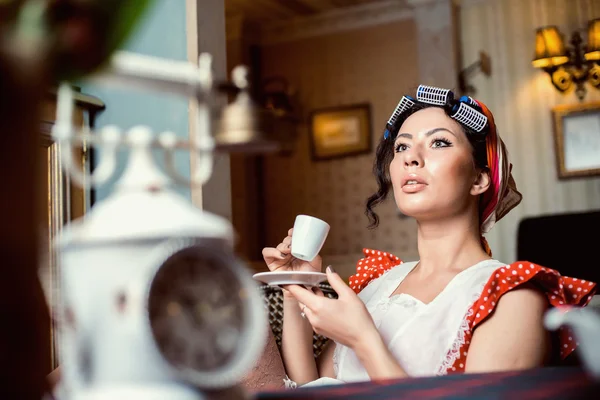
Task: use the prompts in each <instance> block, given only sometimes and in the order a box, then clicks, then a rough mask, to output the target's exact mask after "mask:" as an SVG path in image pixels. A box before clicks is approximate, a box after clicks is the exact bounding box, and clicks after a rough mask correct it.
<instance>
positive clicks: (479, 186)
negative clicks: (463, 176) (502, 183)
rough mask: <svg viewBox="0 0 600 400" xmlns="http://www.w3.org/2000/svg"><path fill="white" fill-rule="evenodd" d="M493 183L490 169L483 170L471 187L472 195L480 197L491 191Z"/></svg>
mask: <svg viewBox="0 0 600 400" xmlns="http://www.w3.org/2000/svg"><path fill="white" fill-rule="evenodd" d="M491 183H492V181H491V178H490V170H489V169H488V168H482V169H481V170H480V171H479V173H478V174H477V178H476V179H475V182H473V186H471V195H473V196H478V195H480V194H483V193H485V192H486V191H487V190H488V189H489V187H490V185H491Z"/></svg>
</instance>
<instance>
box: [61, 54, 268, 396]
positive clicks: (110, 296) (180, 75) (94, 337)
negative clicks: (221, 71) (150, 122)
mask: <svg viewBox="0 0 600 400" xmlns="http://www.w3.org/2000/svg"><path fill="white" fill-rule="evenodd" d="M247 72H248V71H247V70H246V68H245V67H243V66H238V67H236V68H234V70H233V72H232V82H231V83H230V82H216V81H215V80H214V78H213V73H212V57H211V56H210V55H209V54H206V53H203V54H201V55H200V58H199V63H198V65H195V64H193V63H188V62H180V61H172V60H165V59H161V58H156V57H149V56H142V55H139V54H133V53H127V52H117V53H116V54H115V55H114V56H113V57H112V58H111V62H110V63H109V64H108V65H107V66H106V68H103V69H101V70H100V71H98V73H97V74H94V75H93V76H92V77H91V78H92V79H94V80H95V81H97V82H98V83H103V84H106V85H110V84H113V85H121V86H122V85H128V86H130V87H135V88H139V89H144V90H154V91H159V92H169V93H175V94H180V95H183V96H187V97H190V98H192V100H193V101H196V102H197V106H198V107H197V109H198V113H197V116H196V117H197V118H196V124H195V125H196V135H195V136H194V137H191V138H190V140H189V141H187V140H179V139H178V136H177V135H176V134H175V133H173V132H162V133H158V134H155V133H154V132H152V131H151V130H150V128H148V127H146V126H143V125H139V126H136V127H133V128H131V129H130V130H128V131H127V132H123V131H121V129H120V128H119V127H117V126H106V127H104V128H102V129H101V130H100V131H98V132H81V131H77V129H76V128H75V127H73V126H72V123H71V121H72V115H71V114H72V112H73V92H72V90H71V88H70V86H69V85H68V84H66V83H64V84H62V85H61V87H60V89H59V92H58V108H57V118H56V124H55V125H54V128H53V132H52V134H53V137H54V138H55V140H56V141H57V142H58V143H59V144H60V145H61V146H62V148H63V149H66V151H65V152H64V154H66V155H67V156H65V157H63V158H62V162H63V167H64V168H65V170H66V171H68V173H70V174H71V176H72V178H73V180H74V181H75V182H78V183H79V184H80V185H90V186H99V185H102V184H104V183H106V182H108V181H109V180H110V179H111V178H112V177H113V176H114V175H115V173H116V164H117V163H116V158H117V151H118V149H120V148H126V149H128V150H129V159H128V165H127V167H126V169H125V171H124V172H123V174H122V175H121V177H120V180H119V181H118V182H117V184H116V187H115V190H114V191H113V192H112V194H111V195H110V196H109V197H108V198H106V199H105V200H103V201H101V202H99V203H97V204H96V205H95V206H94V207H93V208H92V210H91V211H90V212H89V213H87V215H86V216H85V218H84V219H81V220H77V221H75V222H73V223H71V224H69V225H67V226H66V227H65V229H64V231H63V233H62V235H61V238H60V240H59V241H58V242H57V245H58V246H59V254H60V257H61V295H60V298H61V302H60V304H57V305H56V307H57V311H58V313H59V315H60V318H59V320H60V321H61V324H60V332H59V335H60V336H61V346H60V348H59V357H60V358H61V370H62V380H61V383H60V389H59V395H60V396H61V399H91V398H94V399H96V398H107V399H108V398H110V399H131V398H142V397H143V398H144V399H170V400H184V399H205V398H228V399H237V398H245V397H246V394H245V392H244V391H243V390H241V389H240V386H239V385H240V383H241V382H242V381H243V379H244V377H245V376H246V375H247V374H248V373H249V372H250V371H251V370H252V367H253V365H254V364H255V362H256V361H257V360H258V358H259V356H260V355H261V354H262V352H263V349H264V346H265V340H266V338H267V328H268V321H267V317H266V313H265V310H264V305H263V300H262V298H261V296H260V292H259V290H258V286H257V284H256V283H255V282H254V280H253V279H252V277H251V275H250V273H249V270H248V269H247V268H246V266H245V265H243V264H242V263H241V262H240V261H239V260H238V259H237V258H236V257H235V256H234V253H233V244H234V238H233V237H234V233H233V228H232V226H231V224H230V223H229V221H227V220H225V219H223V218H221V217H219V216H217V215H215V214H211V213H209V212H206V211H202V210H200V209H198V208H196V207H194V206H193V205H192V204H191V203H190V201H189V200H188V199H186V198H184V197H182V196H180V195H179V194H177V192H176V191H175V190H174V186H175V184H182V185H186V186H190V185H197V186H202V185H204V184H205V183H206V182H207V181H208V180H209V179H210V178H211V175H212V167H213V153H214V152H216V151H240V152H265V151H274V150H275V149H277V143H276V142H274V141H271V140H269V139H268V135H265V134H264V133H265V132H264V131H263V130H261V127H262V126H263V125H262V122H261V121H262V120H261V115H260V113H258V112H257V109H256V107H255V106H254V105H253V103H252V100H251V99H250V98H249V96H248V79H247V75H248V73H247ZM223 94H232V95H235V96H236V99H235V100H234V101H233V103H232V104H230V105H227V106H225V108H224V111H223V112H220V111H221V110H220V108H221V107H220V106H219V102H218V101H217V100H216V98H217V97H218V96H220V95H223ZM232 108H233V109H234V110H235V111H234V112H232V111H231V110H232ZM215 114H219V115H221V114H222V117H221V118H220V120H219V121H218V123H217V128H216V129H213V127H212V125H213V115H215ZM232 118H235V121H232ZM213 132H216V134H213ZM82 140H83V141H85V142H86V144H87V145H88V146H91V147H95V148H97V149H99V150H101V151H102V157H101V161H100V164H99V165H98V166H97V167H96V168H95V170H94V171H92V172H91V173H88V172H86V171H82V170H80V169H78V168H77V166H76V163H74V162H73V160H72V159H71V158H70V157H69V156H68V155H69V154H71V152H70V151H69V150H70V149H71V148H73V147H76V146H77V145H79V143H80V142H81V141H82ZM182 150H183V151H184V152H185V154H189V153H190V151H191V154H192V157H193V158H194V159H195V160H194V161H195V162H193V163H192V164H193V165H195V166H196V168H195V170H194V171H192V174H191V176H189V177H188V176H186V174H184V173H181V172H179V171H177V170H176V167H175V162H174V160H175V153H176V152H177V151H182ZM154 157H159V158H160V159H161V160H162V161H163V163H162V164H164V168H163V169H160V168H159V167H158V165H159V163H158V162H157V160H155V158H154Z"/></svg>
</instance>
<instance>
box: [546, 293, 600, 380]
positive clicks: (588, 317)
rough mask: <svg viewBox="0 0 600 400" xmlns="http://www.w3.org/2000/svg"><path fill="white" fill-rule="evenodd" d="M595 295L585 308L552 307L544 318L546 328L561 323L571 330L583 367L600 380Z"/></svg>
mask: <svg viewBox="0 0 600 400" xmlns="http://www.w3.org/2000/svg"><path fill="white" fill-rule="evenodd" d="M596 302H600V297H599V296H596V297H595V298H594V300H592V303H590V306H588V307H586V308H579V307H572V308H571V307H569V308H566V307H565V308H552V309H550V310H549V311H548V312H547V313H546V316H545V318H544V324H545V325H546V328H547V329H550V330H557V329H558V328H560V327H561V326H563V325H566V326H568V327H569V328H571V329H572V330H573V333H574V334H575V336H576V338H577V341H578V342H579V347H578V348H577V350H576V351H578V354H579V356H580V358H581V361H582V362H583V367H584V368H585V369H586V370H587V371H588V373H589V374H590V375H591V376H592V377H593V378H594V379H596V380H600V312H599V311H598V309H595V308H596V307H598V305H597V304H593V303H596Z"/></svg>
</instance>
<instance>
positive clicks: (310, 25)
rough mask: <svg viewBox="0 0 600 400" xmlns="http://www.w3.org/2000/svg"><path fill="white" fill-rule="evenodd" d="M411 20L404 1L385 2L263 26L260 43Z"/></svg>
mask: <svg viewBox="0 0 600 400" xmlns="http://www.w3.org/2000/svg"><path fill="white" fill-rule="evenodd" d="M411 18H413V10H412V8H411V7H410V6H409V5H407V3H406V2H405V1H398V0H386V1H381V2H377V3H373V4H365V5H361V6H355V7H348V8H345V9H340V10H336V11H332V12H327V13H323V14H320V15H317V16H315V17H307V18H298V19H294V20H291V21H290V20H286V21H282V22H278V23H276V24H271V25H267V26H264V27H263V28H262V32H261V36H262V39H261V43H262V44H263V45H271V44H276V43H283V42H289V41H294V40H298V39H303V38H307V37H314V36H320V35H327V34H332V33H337V32H344V31H349V30H354V29H362V28H367V27H371V26H377V25H383V24H387V23H391V22H395V21H402V20H406V19H411Z"/></svg>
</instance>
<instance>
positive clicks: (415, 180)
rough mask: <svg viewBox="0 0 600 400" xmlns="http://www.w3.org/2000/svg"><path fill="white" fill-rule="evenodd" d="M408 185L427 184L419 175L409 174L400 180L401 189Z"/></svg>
mask: <svg viewBox="0 0 600 400" xmlns="http://www.w3.org/2000/svg"><path fill="white" fill-rule="evenodd" d="M408 185H411V186H413V185H427V183H426V182H425V180H424V179H423V178H421V177H420V176H419V175H416V174H410V175H408V176H406V177H404V178H403V179H402V187H404V186H408Z"/></svg>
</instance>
